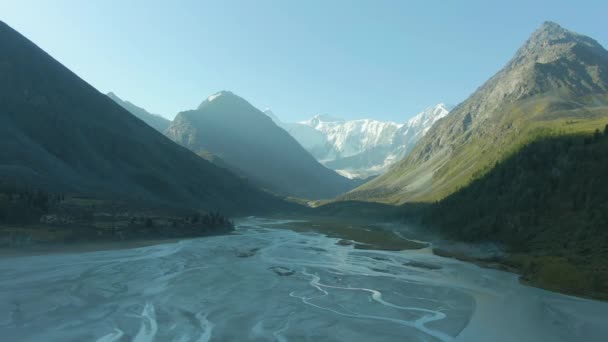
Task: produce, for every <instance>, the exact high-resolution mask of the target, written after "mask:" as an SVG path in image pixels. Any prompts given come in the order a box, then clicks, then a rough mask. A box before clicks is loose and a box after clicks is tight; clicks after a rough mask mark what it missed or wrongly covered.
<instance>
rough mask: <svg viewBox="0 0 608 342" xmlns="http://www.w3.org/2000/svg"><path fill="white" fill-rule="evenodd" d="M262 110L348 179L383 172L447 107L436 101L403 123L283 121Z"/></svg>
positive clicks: (319, 118)
mask: <svg viewBox="0 0 608 342" xmlns="http://www.w3.org/2000/svg"><path fill="white" fill-rule="evenodd" d="M265 113H266V114H267V115H268V116H270V117H271V118H272V119H273V120H274V121H275V123H277V124H278V125H280V126H281V127H283V128H284V129H285V130H286V131H288V132H289V133H290V134H291V135H292V136H293V137H294V138H295V139H296V140H297V141H298V142H299V143H300V144H301V145H302V146H304V148H306V149H307V150H308V151H309V152H310V153H311V154H312V155H313V156H314V157H315V158H316V159H317V160H319V161H320V162H322V163H323V164H324V165H325V166H327V167H329V168H331V169H333V170H336V171H337V172H338V173H340V174H342V175H344V176H346V177H349V178H367V177H370V176H374V175H378V174H380V173H382V172H384V171H385V170H386V169H387V168H388V167H390V166H391V165H392V164H393V163H395V162H396V161H398V160H401V159H402V158H403V157H405V156H406V155H407V154H408V153H409V152H410V151H411V149H412V148H413V147H414V145H415V144H416V142H417V141H418V140H419V139H420V138H421V137H422V136H423V135H424V134H426V132H427V131H428V129H429V128H430V127H431V126H432V125H433V124H434V123H435V122H436V121H437V120H439V119H441V118H443V117H445V116H446V115H447V114H448V113H449V110H448V107H447V106H446V105H444V104H438V105H436V106H434V107H430V108H427V109H425V110H424V111H423V112H421V113H419V114H418V115H416V116H415V117H413V118H412V119H410V120H409V121H407V122H406V123H404V124H398V123H394V122H383V121H378V120H371V119H363V120H342V119H335V118H332V117H330V116H327V115H317V116H315V117H313V118H311V119H309V120H306V121H302V122H298V123H283V122H281V121H280V120H279V119H278V118H277V117H276V116H275V115H274V113H272V112H271V111H270V110H266V111H265Z"/></svg>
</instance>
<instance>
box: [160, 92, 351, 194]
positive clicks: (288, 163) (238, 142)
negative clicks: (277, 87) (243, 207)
mask: <svg viewBox="0 0 608 342" xmlns="http://www.w3.org/2000/svg"><path fill="white" fill-rule="evenodd" d="M166 133H167V136H169V137H170V138H171V139H173V140H174V141H175V142H177V143H179V144H181V145H183V146H185V147H187V148H189V149H191V150H192V151H194V152H196V153H199V152H202V151H205V152H209V153H211V154H213V155H216V156H217V157H219V158H221V159H222V160H223V161H224V162H225V163H226V164H227V165H231V169H234V170H238V171H235V172H239V173H240V174H241V175H242V176H245V177H247V178H248V179H251V180H252V181H253V182H254V183H255V184H258V185H259V186H261V187H263V188H265V189H268V190H269V191H272V192H276V193H278V194H282V195H287V196H295V197H301V198H306V199H322V198H331V197H333V196H336V195H338V194H340V193H343V192H346V191H348V190H350V189H352V188H353V187H354V186H356V183H355V182H353V181H351V180H349V179H346V178H344V177H342V176H340V175H338V174H337V173H335V172H334V171H332V170H330V169H327V168H326V167H324V166H323V165H321V164H319V163H318V162H317V161H316V160H315V159H314V158H313V157H312V156H311V155H310V154H309V153H308V152H307V151H306V150H305V149H304V148H303V147H301V146H300V144H299V143H298V142H297V141H296V140H295V139H294V138H293V137H292V136H291V135H289V133H287V132H286V131H285V130H284V129H283V128H281V127H279V126H277V125H276V124H275V123H274V122H273V120H272V119H271V118H270V117H268V116H267V115H265V114H264V113H262V112H261V111H259V110H258V109H257V108H255V107H254V106H252V105H251V104H250V103H249V102H247V101H246V100H245V99H243V98H241V97H239V96H237V95H235V94H234V93H232V92H229V91H221V92H218V93H215V94H213V95H211V96H209V97H207V99H205V100H204V101H203V102H202V103H201V104H200V105H199V106H198V108H197V109H195V110H190V111H185V112H181V113H179V114H178V115H177V116H176V118H175V120H174V121H173V123H172V124H171V126H170V127H169V128H168V129H167V131H166Z"/></svg>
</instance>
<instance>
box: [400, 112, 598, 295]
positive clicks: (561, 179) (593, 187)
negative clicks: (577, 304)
mask: <svg viewBox="0 0 608 342" xmlns="http://www.w3.org/2000/svg"><path fill="white" fill-rule="evenodd" d="M596 129H597V131H595V132H594V133H593V134H590V133H584V134H583V133H578V134H566V135H559V136H551V137H545V138H541V139H537V140H535V141H534V142H532V143H530V144H529V145H527V146H525V147H524V148H522V149H521V150H520V151H518V152H517V153H516V154H513V155H511V156H509V157H507V158H506V159H505V160H504V161H502V162H501V163H499V164H498V165H497V166H496V167H495V168H493V169H492V170H491V171H489V172H488V173H487V174H485V175H484V176H482V177H480V178H478V179H476V180H475V181H473V182H472V183H471V184H469V185H468V186H466V187H464V188H462V189H461V190H459V191H456V192H455V193H453V194H451V195H449V196H447V197H446V198H444V199H443V200H441V201H439V202H437V203H434V204H430V205H429V204H426V206H427V208H426V209H425V210H424V213H423V215H422V216H423V219H422V220H421V222H417V224H418V225H420V224H422V225H424V226H425V229H426V230H429V229H434V230H435V231H437V232H440V233H442V235H443V236H445V237H448V238H450V239H457V240H464V241H467V242H487V241H488V240H490V241H492V242H494V243H496V242H498V243H499V244H500V245H501V246H503V247H507V248H508V250H507V252H508V253H507V254H506V255H505V260H503V263H504V264H507V265H509V266H511V267H516V268H517V269H519V273H520V274H522V278H523V279H524V280H525V281H526V282H528V283H530V284H533V285H535V286H540V287H543V288H546V289H549V290H552V291H561V292H567V293H571V294H576V295H584V296H593V297H596V298H602V299H608V265H607V264H606V260H607V259H608V248H607V247H608V229H606V228H607V227H608V177H606V175H608V115H606V116H605V117H604V122H603V124H602V125H601V126H598V127H597V128H596ZM600 129H601V130H603V133H602V132H601V131H600ZM416 205H423V204H416ZM416 205H406V206H405V207H415V206H416ZM405 216H409V219H411V218H412V216H415V215H412V213H411V212H410V213H408V214H407V215H404V217H403V218H404V219H406V220H407V219H408V217H405Z"/></svg>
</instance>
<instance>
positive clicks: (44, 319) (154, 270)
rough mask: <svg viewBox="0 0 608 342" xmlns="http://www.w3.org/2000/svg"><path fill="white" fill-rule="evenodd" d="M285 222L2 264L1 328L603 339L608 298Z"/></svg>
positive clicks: (101, 336)
mask: <svg viewBox="0 0 608 342" xmlns="http://www.w3.org/2000/svg"><path fill="white" fill-rule="evenodd" d="M286 223H288V221H285V220H268V219H261V218H248V219H244V220H240V221H237V224H236V231H235V233H233V234H232V235H227V236H217V237H210V238H203V239H194V240H184V241H180V242H175V243H168V244H161V245H157V246H150V247H143V248H137V249H128V250H115V251H101V252H92V253H83V254H65V255H52V256H46V257H23V258H16V259H2V260H0V269H1V270H2V272H0V273H1V274H2V277H1V279H0V284H2V288H4V289H7V290H9V291H10V293H11V295H10V298H8V297H7V296H8V295H7V292H4V293H3V294H2V295H0V301H2V302H3V303H4V302H6V303H10V304H7V305H8V306H7V309H8V310H3V311H2V313H1V314H0V324H1V326H2V328H1V329H2V332H3V336H5V337H6V338H9V339H14V338H18V339H21V340H38V339H41V338H44V339H47V338H51V339H54V340H66V339H67V340H70V339H78V340H82V339H86V340H93V341H116V340H120V339H127V340H135V341H151V340H172V339H184V340H185V339H188V340H198V341H211V340H243V339H270V340H272V339H274V340H279V341H280V340H299V339H318V338H329V339H334V338H335V339H341V338H345V337H346V336H357V338H369V339H378V338H379V339H382V340H384V341H402V340H403V339H404V338H405V339H414V340H427V341H488V340H492V341H513V340H517V341H522V342H523V341H539V340H550V341H575V340H585V341H602V340H603V337H604V336H605V334H606V333H607V331H606V326H605V324H603V322H604V321H605V319H606V316H605V315H606V312H608V311H607V310H608V308H606V305H607V304H606V303H603V302H594V301H589V300H585V299H579V298H574V297H568V296H564V295H559V294H555V293H552V292H547V291H543V290H539V289H535V288H531V287H526V286H523V285H521V284H519V283H518V281H517V278H516V276H515V275H513V274H510V273H505V272H502V271H496V270H488V269H480V268H479V267H477V266H475V265H472V264H467V263H463V262H460V261H456V260H453V259H445V258H441V257H437V256H434V255H432V254H430V253H429V252H428V249H418V250H410V251H403V252H390V251H378V250H372V251H366V250H357V249H353V247H352V246H342V245H340V244H339V243H338V242H339V240H338V239H335V238H327V237H324V236H323V235H320V234H317V233H296V232H293V231H290V230H284V229H277V228H281V227H282V226H283V225H285V224H286ZM245 252H246V253H245ZM59 265H61V267H58V266H59ZM493 315H500V317H501V319H489V317H492V316H493ZM64 322H70V323H69V324H66V323H64ZM236 326H238V327H239V329H235V327H236ZM578 327H584V328H582V329H581V328H578Z"/></svg>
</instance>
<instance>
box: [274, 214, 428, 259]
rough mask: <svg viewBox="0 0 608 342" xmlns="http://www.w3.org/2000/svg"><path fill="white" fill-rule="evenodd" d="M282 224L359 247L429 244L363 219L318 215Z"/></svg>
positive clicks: (397, 247) (396, 247)
mask: <svg viewBox="0 0 608 342" xmlns="http://www.w3.org/2000/svg"><path fill="white" fill-rule="evenodd" d="M282 226H283V227H286V228H289V229H291V230H294V231H297V232H316V233H321V234H325V235H327V236H328V237H332V238H340V239H341V240H340V241H338V244H339V245H354V246H355V248H357V249H375V250H386V251H401V250H406V249H420V248H425V247H427V246H428V245H427V244H426V243H421V242H418V241H412V240H408V239H404V238H402V237H400V236H398V235H396V234H395V233H394V232H393V230H391V229H387V228H386V227H382V226H378V225H377V224H373V223H369V222H365V221H362V220H353V219H350V220H348V219H344V218H340V219H336V218H329V217H316V218H309V219H308V220H306V221H295V222H289V223H287V224H282Z"/></svg>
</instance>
